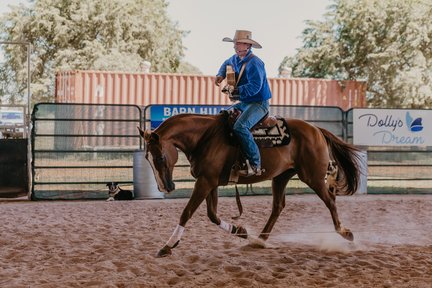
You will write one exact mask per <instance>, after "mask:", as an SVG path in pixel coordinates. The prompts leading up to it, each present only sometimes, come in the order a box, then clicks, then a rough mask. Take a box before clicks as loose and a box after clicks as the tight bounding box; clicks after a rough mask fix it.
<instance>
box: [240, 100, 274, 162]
mask: <svg viewBox="0 0 432 288" xmlns="http://www.w3.org/2000/svg"><path fill="white" fill-rule="evenodd" d="M232 108H235V109H239V110H241V111H242V113H241V114H240V117H239V118H238V119H237V121H236V122H235V123H234V127H233V129H234V133H235V134H236V135H237V137H238V138H239V140H240V142H241V147H242V149H243V152H244V153H245V156H246V158H247V159H248V160H249V163H250V164H251V165H252V166H256V167H261V157H260V153H259V149H258V146H257V144H256V143H255V140H254V139H253V136H252V133H251V132H250V129H251V128H252V127H253V126H255V125H256V124H257V123H258V121H260V120H261V119H262V118H263V117H264V116H265V115H266V114H267V113H268V110H269V101H268V100H265V101H262V102H250V103H244V102H240V103H237V104H235V105H234V106H233V107H232Z"/></svg>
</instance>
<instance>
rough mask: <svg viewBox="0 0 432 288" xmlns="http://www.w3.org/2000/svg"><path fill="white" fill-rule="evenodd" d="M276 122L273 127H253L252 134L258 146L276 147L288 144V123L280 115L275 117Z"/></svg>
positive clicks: (289, 137) (289, 136)
mask: <svg viewBox="0 0 432 288" xmlns="http://www.w3.org/2000/svg"><path fill="white" fill-rule="evenodd" d="M276 118H277V122H276V125H275V126H273V127H265V128H259V129H254V130H253V131H252V135H253V137H254V139H255V142H256V143H257V145H258V146H259V147H265V148H269V147H276V146H283V145H288V144H289V142H290V140H291V135H290V133H289V129H288V124H287V122H286V121H285V119H283V118H282V117H276Z"/></svg>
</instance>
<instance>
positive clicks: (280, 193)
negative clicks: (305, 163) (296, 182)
mask: <svg viewBox="0 0 432 288" xmlns="http://www.w3.org/2000/svg"><path fill="white" fill-rule="evenodd" d="M294 174H295V172H292V171H290V170H288V171H286V172H284V173H282V174H281V175H279V176H277V177H275V178H273V180H272V195H273V204H272V212H271V215H270V218H269V219H268V220H267V223H266V225H265V226H264V229H263V230H262V231H261V234H260V235H259V238H260V239H262V240H264V241H265V240H267V239H268V238H269V236H270V232H271V231H272V229H273V226H274V225H275V224H276V221H277V219H278V217H279V215H280V213H281V212H282V210H283V208H284V207H285V187H286V185H287V184H288V181H289V180H290V179H291V177H292V176H293V175H294Z"/></svg>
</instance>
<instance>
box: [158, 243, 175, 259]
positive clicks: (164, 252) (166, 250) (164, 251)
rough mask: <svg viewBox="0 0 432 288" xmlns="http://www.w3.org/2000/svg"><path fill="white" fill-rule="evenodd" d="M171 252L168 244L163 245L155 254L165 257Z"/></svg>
mask: <svg viewBox="0 0 432 288" xmlns="http://www.w3.org/2000/svg"><path fill="white" fill-rule="evenodd" d="M171 254H172V251H171V248H170V247H168V246H166V245H165V246H164V247H163V248H162V249H160V250H159V252H158V253H157V254H156V257H157V258H162V257H166V256H169V255H171Z"/></svg>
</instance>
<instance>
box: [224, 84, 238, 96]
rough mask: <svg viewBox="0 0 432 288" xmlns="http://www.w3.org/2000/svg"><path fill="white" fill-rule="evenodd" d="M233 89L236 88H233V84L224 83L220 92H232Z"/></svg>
mask: <svg viewBox="0 0 432 288" xmlns="http://www.w3.org/2000/svg"><path fill="white" fill-rule="evenodd" d="M234 90H236V89H235V88H234V86H232V85H226V86H225V87H223V88H222V93H225V94H232V93H233V91H234Z"/></svg>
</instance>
